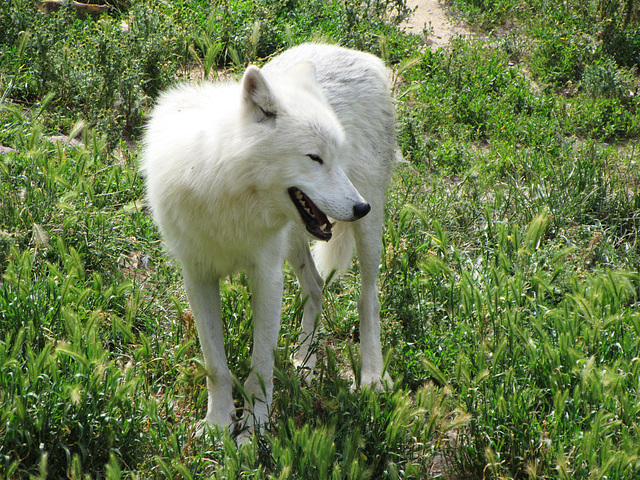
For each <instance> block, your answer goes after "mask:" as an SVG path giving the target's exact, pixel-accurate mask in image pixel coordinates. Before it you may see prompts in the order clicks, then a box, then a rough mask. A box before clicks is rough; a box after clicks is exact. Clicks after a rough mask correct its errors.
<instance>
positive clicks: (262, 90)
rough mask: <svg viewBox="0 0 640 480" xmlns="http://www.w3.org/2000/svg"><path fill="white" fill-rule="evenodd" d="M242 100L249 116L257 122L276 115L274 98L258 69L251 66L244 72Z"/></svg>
mask: <svg viewBox="0 0 640 480" xmlns="http://www.w3.org/2000/svg"><path fill="white" fill-rule="evenodd" d="M242 99H243V100H244V102H245V105H246V106H247V109H248V110H249V112H250V114H251V115H252V116H253V117H254V118H255V119H256V121H258V122H262V121H264V120H268V119H271V118H275V117H276V115H277V111H276V102H275V98H274V96H273V94H272V92H271V89H270V88H269V84H268V83H267V80H266V79H265V78H264V75H262V72H261V71H260V69H259V68H258V67H254V66H253V65H252V66H250V67H249V68H247V71H246V72H244V76H243V77H242Z"/></svg>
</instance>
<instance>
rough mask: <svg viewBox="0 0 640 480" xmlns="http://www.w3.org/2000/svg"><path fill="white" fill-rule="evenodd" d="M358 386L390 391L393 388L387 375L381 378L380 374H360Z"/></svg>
mask: <svg viewBox="0 0 640 480" xmlns="http://www.w3.org/2000/svg"><path fill="white" fill-rule="evenodd" d="M360 385H362V386H365V385H369V386H370V387H371V388H373V389H374V390H391V389H392V388H393V380H391V377H390V376H389V374H388V373H386V372H385V373H384V375H383V376H382V378H381V377H380V374H375V373H370V372H362V374H361V375H360Z"/></svg>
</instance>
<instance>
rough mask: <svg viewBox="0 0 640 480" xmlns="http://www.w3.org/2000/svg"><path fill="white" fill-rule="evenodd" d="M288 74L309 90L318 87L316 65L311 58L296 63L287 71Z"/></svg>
mask: <svg viewBox="0 0 640 480" xmlns="http://www.w3.org/2000/svg"><path fill="white" fill-rule="evenodd" d="M287 75H288V76H289V78H290V79H292V80H294V81H295V82H296V83H298V84H299V85H301V86H303V87H305V88H306V89H307V90H313V89H314V88H316V85H317V82H316V66H315V65H314V63H313V62H312V61H310V60H304V61H302V62H298V63H296V64H295V65H294V66H293V67H291V68H290V69H289V70H288V71H287Z"/></svg>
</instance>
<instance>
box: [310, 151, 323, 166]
mask: <svg viewBox="0 0 640 480" xmlns="http://www.w3.org/2000/svg"><path fill="white" fill-rule="evenodd" d="M307 157H309V158H310V159H311V160H313V161H314V162H318V163H319V164H320V165H322V164H323V163H324V160H322V158H321V157H320V156H319V155H316V154H314V153H310V154H309V155H307Z"/></svg>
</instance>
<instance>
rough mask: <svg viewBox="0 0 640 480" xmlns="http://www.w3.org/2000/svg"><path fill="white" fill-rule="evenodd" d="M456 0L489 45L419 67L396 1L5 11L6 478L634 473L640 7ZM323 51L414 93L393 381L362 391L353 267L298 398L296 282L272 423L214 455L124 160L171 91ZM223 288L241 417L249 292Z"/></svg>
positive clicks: (386, 289)
mask: <svg viewBox="0 0 640 480" xmlns="http://www.w3.org/2000/svg"><path fill="white" fill-rule="evenodd" d="M454 3H455V7H456V8H457V9H458V12H463V13H465V15H466V18H468V19H470V20H471V21H475V22H476V25H480V27H479V28H485V29H489V30H492V31H493V33H494V35H493V37H491V38H489V39H485V40H482V39H475V40H474V39H456V40H454V41H453V42H452V43H451V44H450V45H449V46H448V47H447V48H444V49H440V50H438V51H436V52H432V51H418V49H417V48H416V45H417V42H418V41H419V39H417V38H414V37H407V36H405V35H404V34H402V33H400V32H399V31H398V30H397V28H395V27H394V23H395V22H397V21H398V20H399V19H400V18H402V16H403V15H404V14H405V13H406V7H405V5H404V3H403V2H395V1H394V2H369V1H363V2H355V3H354V2H217V3H204V2H191V3H188V2H187V3H185V2H182V3H177V4H156V3H153V2H144V1H140V2H138V1H134V2H130V3H126V2H120V3H118V4H117V8H115V9H114V11H113V12H112V14H111V16H106V17H103V18H102V19H100V21H97V22H96V21H93V20H86V21H80V20H78V19H76V18H74V17H73V16H72V13H71V12H70V11H68V10H64V9H63V10H61V11H60V12H59V13H58V14H56V15H54V16H50V17H45V16H42V15H40V14H36V13H35V11H34V9H35V6H34V5H33V4H32V3H30V2H25V1H21V0H14V1H12V2H11V3H10V4H9V6H8V7H7V8H6V9H3V10H2V11H0V52H1V57H0V58H1V59H2V60H0V99H1V100H0V125H1V128H0V144H2V145H5V146H8V147H11V148H13V149H14V150H15V151H14V152H13V153H6V154H3V155H2V156H1V157H0V274H1V277H0V432H1V435H0V438H1V441H0V478H7V479H9V478H12V479H13V478H41V479H44V478H109V479H119V478H185V479H188V478H194V479H195V478H239V477H246V478H299V479H309V478H319V479H322V478H350V479H351V478H354V479H355V478H363V479H364V478H367V479H369V478H376V479H377V478H456V477H459V478H496V479H497V478H609V479H611V478H614V479H626V478H635V477H636V476H637V475H638V474H639V473H640V460H639V459H638V445H639V443H638V428H639V426H638V418H640V416H639V414H640V412H638V408H639V407H638V405H640V402H639V400H638V391H639V387H640V377H639V374H640V373H639V369H638V368H639V367H638V361H637V358H638V352H639V351H640V344H639V343H638V338H640V316H639V314H638V285H639V278H638V273H637V272H638V271H640V257H639V255H638V237H637V232H638V228H639V227H640V225H639V221H640V217H639V215H638V211H640V209H639V207H640V195H639V192H638V185H639V183H640V182H639V180H640V178H639V177H640V172H639V170H638V168H639V167H638V164H637V159H636V157H637V152H638V146H637V138H636V137H637V134H638V128H639V127H638V115H637V108H638V100H637V98H638V96H637V88H638V78H637V72H636V70H634V64H633V61H634V60H633V59H634V58H636V56H635V53H634V52H636V50H635V49H636V47H637V45H636V42H635V40H636V36H635V33H634V32H635V31H636V30H637V28H636V30H634V29H633V27H634V26H635V27H637V16H636V13H637V12H636V10H637V6H636V5H635V2H595V3H593V2H592V3H589V2H586V3H585V2H577V3H576V2H565V3H562V4H557V5H556V4H555V3H553V2H551V3H549V2H538V3H536V2H526V3H522V2H504V1H503V2H475V1H474V2H467V1H464V2H463V1H459V2H454ZM626 5H630V6H631V10H625V8H626ZM598 9H600V10H598ZM602 9H604V10H602ZM372 12H378V14H377V15H373V14H372ZM627 12H630V13H629V15H628V20H627ZM122 22H125V24H126V25H127V27H128V31H127V29H123V27H122ZM625 22H626V23H625ZM319 38H324V39H325V40H333V41H340V42H341V43H343V44H345V45H348V46H352V47H356V48H361V49H366V50H369V51H373V52H375V53H378V54H380V55H382V56H383V57H384V58H385V59H386V60H387V61H388V62H389V65H390V66H391V67H392V68H395V69H397V72H399V73H400V74H399V75H398V78H397V81H396V86H397V98H398V104H397V106H398V112H399V127H398V128H399V137H400V142H401V148H402V152H403V155H404V157H405V163H403V164H401V165H399V167H398V172H397V176H396V181H395V183H394V185H393V187H392V189H391V191H390V192H389V202H388V211H387V220H386V228H385V233H384V238H383V240H384V247H385V249H384V253H383V258H382V259H381V276H380V288H381V303H382V305H383V310H382V318H383V325H382V330H383V341H384V345H385V347H386V349H387V351H388V355H387V362H388V370H389V372H390V374H391V376H392V377H393V379H394V381H395V383H394V386H393V387H392V388H390V389H388V390H385V391H380V392H376V391H373V390H370V389H368V388H358V386H357V385H356V383H355V382H354V381H353V380H352V378H353V374H352V372H357V371H358V368H359V352H358V350H357V346H356V344H357V341H358V339H359V331H358V323H357V312H356V307H355V305H356V303H357V297H358V281H357V267H354V268H353V269H352V270H351V271H349V272H348V273H347V275H346V276H345V277H344V278H343V279H341V280H340V281H338V282H334V283H333V284H331V285H329V286H328V287H327V288H326V289H325V290H326V291H325V297H326V302H325V309H324V313H323V325H324V328H323V331H322V332H320V335H319V337H320V338H319V342H318V346H317V353H318V357H319V361H318V371H317V372H316V378H315V379H314V381H313V382H312V383H311V385H306V383H305V382H304V380H303V379H302V377H301V375H300V372H297V371H296V369H295V367H294V366H293V364H292V363H291V362H290V358H291V352H292V351H293V350H295V348H296V341H297V337H298V334H299V329H300V321H301V311H302V306H303V304H304V299H301V298H300V296H299V292H298V289H297V286H296V283H295V279H294V278H293V276H292V275H291V274H290V273H289V271H288V270H286V272H287V273H286V276H285V278H286V282H285V296H284V304H283V326H282V335H281V338H280V342H279V345H278V350H277V352H276V353H277V355H276V358H277V360H276V380H275V393H274V403H273V406H272V417H271V422H270V424H268V425H266V426H265V428H264V429H263V430H262V431H261V432H259V433H258V434H256V435H255V437H254V438H253V439H252V441H251V442H249V443H248V444H247V445H244V446H240V447H239V446H238V445H237V444H236V442H235V439H234V438H233V436H230V435H229V434H228V433H226V432H219V431H215V430H211V431H207V432H206V434H205V435H204V436H203V437H197V436H196V430H197V428H196V427H197V425H198V422H199V421H200V419H201V418H203V416H204V414H205V410H206V389H205V386H204V383H205V382H204V379H205V374H204V369H203V367H202V360H201V356H200V352H199V347H198V341H197V336H196V330H195V325H194V322H193V318H192V315H191V313H190V310H189V309H188V305H187V302H186V299H185V297H184V293H183V290H182V285H181V280H180V275H179V268H178V265H176V264H175V262H173V261H172V260H170V259H168V258H167V257H166V255H165V254H164V252H163V251H162V245H161V243H160V240H159V237H158V234H157V232H156V230H155V228H154V226H153V224H152V222H151V220H150V218H149V216H148V212H147V211H146V208H145V205H144V202H143V200H142V198H143V191H142V181H141V179H140V178H139V176H138V174H137V168H136V158H137V155H138V150H137V148H136V147H135V145H132V144H126V143H125V142H124V141H123V139H129V138H131V137H132V138H133V139H135V138H136V136H137V135H138V132H139V130H140V128H141V126H142V124H143V120H144V116H145V112H146V111H147V108H148V106H149V105H150V104H151V102H152V101H153V99H154V97H155V96H156V95H157V94H158V92H159V91H160V90H161V89H162V88H164V87H165V86H167V85H168V84H170V83H172V82H174V81H175V80H176V76H180V75H182V76H186V75H187V74H190V75H194V74H195V73H196V66H199V67H200V68H201V69H202V75H204V76H205V77H209V78H213V77H215V76H216V75H219V74H220V73H221V72H222V70H223V69H224V70H225V71H227V70H230V71H231V74H233V73H234V72H235V71H236V70H237V69H241V68H244V66H245V65H246V64H247V63H248V62H258V63H260V62H262V60H263V59H264V58H266V57H268V56H269V55H272V54H273V53H275V52H277V51H278V50H280V49H282V48H285V47H286V46H288V45H292V44H296V43H299V42H301V41H304V40H309V39H319ZM89 60H91V61H89ZM190 71H191V72H190ZM196 76H201V75H200V70H197V75H196ZM61 133H64V134H67V136H68V138H67V139H66V140H65V139H63V141H59V140H60V138H59V135H60V134H61ZM54 136H58V137H56V138H57V140H56V138H54ZM69 139H78V140H81V142H71V141H70V140H69ZM130 146H131V148H130ZM222 292H223V299H222V305H223V309H224V318H225V330H226V332H227V335H226V338H225V346H226V349H227V352H228V353H229V363H230V367H231V369H232V371H234V373H236V375H237V376H238V378H239V380H240V381H239V382H238V386H236V387H235V389H234V396H235V398H236V399H237V401H238V405H239V406H240V405H241V403H242V389H241V387H240V386H239V385H241V384H242V380H243V379H244V378H245V377H246V375H247V374H248V372H249V368H250V351H251V309H250V292H249V290H248V289H247V281H246V278H245V277H244V276H243V275H236V276H234V277H232V278H230V279H228V281H226V282H224V285H223V287H222Z"/></svg>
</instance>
